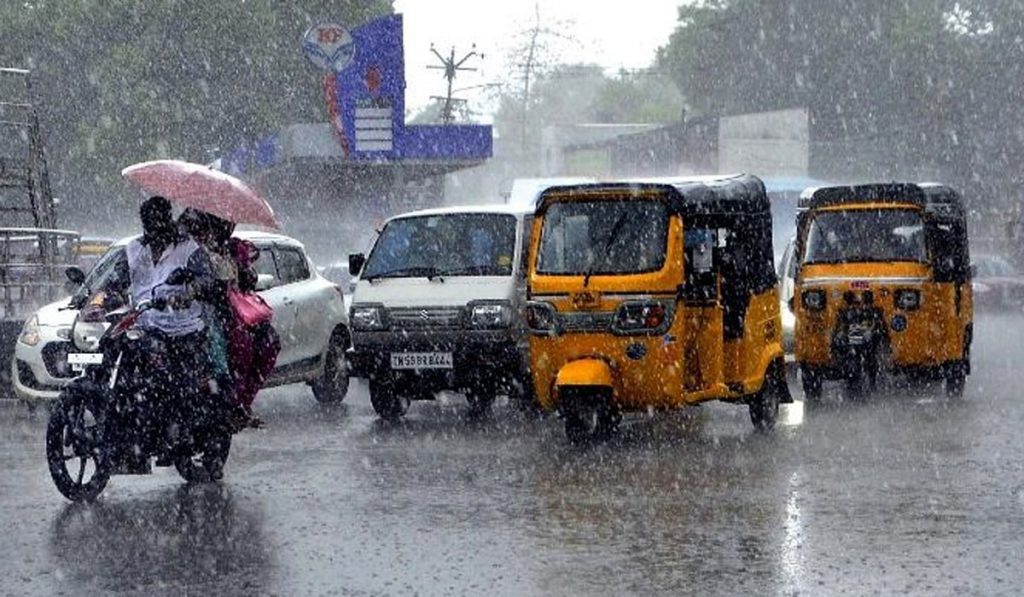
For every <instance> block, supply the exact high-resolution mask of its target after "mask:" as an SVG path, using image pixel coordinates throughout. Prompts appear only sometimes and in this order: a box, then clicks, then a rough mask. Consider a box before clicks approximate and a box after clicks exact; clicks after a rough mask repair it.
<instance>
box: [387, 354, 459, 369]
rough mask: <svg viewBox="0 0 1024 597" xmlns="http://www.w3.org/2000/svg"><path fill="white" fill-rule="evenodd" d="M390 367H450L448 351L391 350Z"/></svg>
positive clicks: (450, 359)
mask: <svg viewBox="0 0 1024 597" xmlns="http://www.w3.org/2000/svg"><path fill="white" fill-rule="evenodd" d="M391 368H392V369H451V368H452V353H450V352H393V353H391Z"/></svg>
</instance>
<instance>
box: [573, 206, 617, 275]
mask: <svg viewBox="0 0 1024 597" xmlns="http://www.w3.org/2000/svg"><path fill="white" fill-rule="evenodd" d="M627 213H628V212H626V211H623V212H622V214H621V215H620V216H619V219H617V220H615V224H614V225H612V230H611V232H609V233H608V239H607V240H605V241H604V246H603V247H602V248H601V253H600V254H599V255H597V254H595V256H594V257H593V258H592V259H591V260H590V265H589V266H588V267H587V273H586V274H584V275H583V287H584V288H586V287H587V285H588V284H590V277H591V276H593V275H594V270H595V269H597V266H598V264H599V263H604V262H605V261H607V260H608V249H611V248H612V245H613V244H614V243H615V240H616V239H618V238H619V232H621V231H622V225H623V224H625V223H626V215H627Z"/></svg>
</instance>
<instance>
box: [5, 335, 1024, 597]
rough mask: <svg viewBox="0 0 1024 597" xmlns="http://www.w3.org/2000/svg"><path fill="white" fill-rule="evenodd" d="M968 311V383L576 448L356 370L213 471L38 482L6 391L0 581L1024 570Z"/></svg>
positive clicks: (623, 585) (1013, 404) (820, 590)
mask: <svg viewBox="0 0 1024 597" xmlns="http://www.w3.org/2000/svg"><path fill="white" fill-rule="evenodd" d="M977 328H978V329H977V334H976V336H977V338H978V339H977V341H976V344H975V372H974V375H973V376H972V377H971V378H970V379H969V381H968V389H967V395H966V398H965V399H964V400H962V401H951V400H948V399H946V398H945V397H944V396H943V394H942V393H941V389H939V388H931V389H929V388H915V389H912V390H906V389H899V390H894V391H890V392H888V393H887V395H885V396H876V397H873V398H869V399H867V400H865V401H861V402H850V401H846V400H843V398H842V394H841V392H839V391H838V389H833V388H830V389H829V390H827V393H826V400H825V402H824V403H823V404H821V405H814V406H810V405H805V404H804V403H802V402H798V403H797V404H795V405H792V406H790V407H787V408H785V410H784V412H783V420H782V424H781V425H780V426H779V428H778V429H776V431H775V432H774V433H773V434H770V435H764V434H758V433H755V432H754V431H753V429H752V428H751V425H750V422H749V419H748V416H747V412H746V410H745V409H744V408H740V407H735V406H729V405H718V404H714V405H709V406H705V407H702V408H695V409H691V410H688V411H685V412H679V413H671V414H659V415H655V416H654V417H646V416H641V417H636V418H632V419H628V420H627V421H626V422H625V424H624V426H623V429H622V432H621V433H620V434H619V436H618V437H616V438H615V439H614V440H613V441H611V442H610V443H608V444H607V445H603V446H598V447H594V448H589V449H577V448H572V447H570V446H568V445H567V444H566V441H565V439H564V437H563V434H562V428H561V425H560V423H559V421H558V420H557V419H554V418H549V419H545V420H540V421H538V420H533V419H530V418H529V417H526V416H523V415H520V414H519V413H517V412H514V411H513V410H512V409H511V408H509V407H508V406H507V405H499V406H498V408H497V409H496V411H495V413H494V415H493V416H492V417H490V418H489V419H486V420H483V421H472V420H469V419H467V417H466V406H465V403H464V401H463V400H461V399H459V398H457V397H454V396H452V397H446V398H445V399H444V400H442V401H440V402H439V403H416V404H415V405H414V406H413V409H412V412H411V414H410V416H409V417H408V420H407V421H405V422H404V423H401V424H397V425H390V424H385V423H382V422H380V421H378V420H376V418H375V417H374V416H373V413H372V411H371V409H370V407H369V405H368V400H367V397H366V392H365V387H364V386H362V385H355V386H353V392H352V394H351V395H350V397H349V398H347V399H346V401H345V403H344V404H342V405H339V406H336V407H331V408H328V407H324V406H321V405H318V404H317V403H316V402H315V401H314V400H313V398H312V396H311V395H310V393H309V391H308V389H306V388H305V387H301V386H292V387H289V388H284V389H278V390H274V391H270V392H267V393H266V394H264V395H262V397H261V399H260V400H259V401H258V402H257V406H258V409H259V410H260V411H261V413H263V415H264V416H265V419H266V420H267V421H268V423H269V428H268V429H266V430H264V431H258V432H246V433H244V434H242V435H241V436H238V437H237V438H236V442H235V445H234V447H233V449H232V454H231V460H230V461H229V463H228V467H227V472H226V479H225V481H224V482H223V483H221V484H219V485H215V486H207V487H187V486H185V485H184V484H183V482H181V481H180V480H179V478H178V477H177V475H176V473H174V471H173V470H166V469H159V470H158V471H157V473H156V474H154V475H151V476H147V477H124V476H122V477H114V478H113V480H112V481H111V484H110V485H109V486H108V488H107V491H106V493H105V494H104V495H103V496H102V498H101V499H100V500H99V501H98V502H97V503H95V504H92V505H73V504H70V503H68V502H67V501H65V500H64V498H62V497H61V496H60V495H59V494H58V493H57V491H56V489H54V488H53V486H52V484H51V482H50V479H49V476H48V473H47V470H46V464H45V461H44V457H43V433H44V426H45V417H44V416H43V415H42V413H39V414H37V415H35V416H32V415H30V414H28V413H27V412H26V411H25V409H24V408H22V407H19V406H18V405H15V404H9V403H5V404H0V536H2V539H0V595H78V594H97V593H113V594H146V595H164V594H166V595H181V594H209V595H236V594H237V595H257V594H278V595H319V594H328V595H329V594H334V595H390V594H419V595H447V594H455V595H461V594H489V595H541V594H547V595H573V594H587V595H624V594H644V595H647V594H656V593H661V594H696V593H699V594H729V595H735V594H782V595H789V594H803V595H822V594H854V595H862V594H928V595H933V594H984V595H991V594H1009V595H1012V594H1020V593H1021V592H1024V440H1022V439H1021V432H1022V429H1024V402H1022V399H1021V392H1020V388H1021V386H1022V385H1024V370H1022V367H1021V363H1022V362H1024V358H1022V357H1024V349H1022V348H1021V345H1020V342H1019V339H1020V338H1021V336H1022V334H1021V332H1022V331H1024V319H1020V318H1017V317H1015V316H999V317H988V318H984V317H979V319H978V322H977ZM794 390H796V387H795V386H794ZM796 393H797V394H798V395H799V391H796Z"/></svg>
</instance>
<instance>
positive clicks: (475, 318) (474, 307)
mask: <svg viewBox="0 0 1024 597" xmlns="http://www.w3.org/2000/svg"><path fill="white" fill-rule="evenodd" d="M468 308H469V327H471V328H479V329H487V330H497V329H504V328H507V327H509V326H510V325H512V305H511V304H509V303H508V302H507V301H499V302H479V303H470V304H469V306H468Z"/></svg>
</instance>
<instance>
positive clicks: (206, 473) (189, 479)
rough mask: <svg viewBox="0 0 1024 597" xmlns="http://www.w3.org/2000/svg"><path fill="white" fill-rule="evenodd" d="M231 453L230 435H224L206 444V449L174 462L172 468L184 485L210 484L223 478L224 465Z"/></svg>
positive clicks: (181, 457) (180, 457)
mask: <svg viewBox="0 0 1024 597" xmlns="http://www.w3.org/2000/svg"><path fill="white" fill-rule="evenodd" d="M230 453H231V435H230V434H224V435H222V436H220V437H218V438H216V439H215V440H211V441H209V442H208V443H207V445H206V449H204V450H203V451H202V452H197V453H195V454H192V455H189V456H179V457H178V458H176V459H175V460H174V468H175V469H177V470H178V474H179V475H181V478H182V479H184V480H185V482H186V483H211V482H213V481H220V480H221V479H222V478H223V477H224V464H225V463H227V461H228V454H230Z"/></svg>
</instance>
